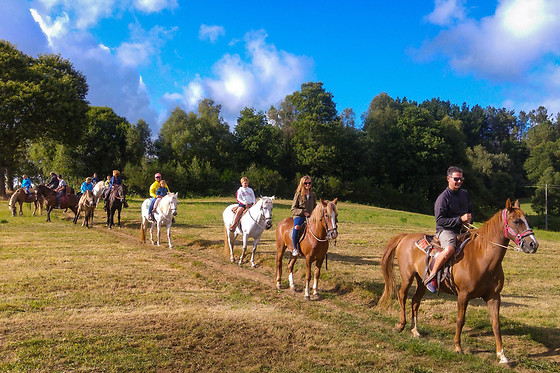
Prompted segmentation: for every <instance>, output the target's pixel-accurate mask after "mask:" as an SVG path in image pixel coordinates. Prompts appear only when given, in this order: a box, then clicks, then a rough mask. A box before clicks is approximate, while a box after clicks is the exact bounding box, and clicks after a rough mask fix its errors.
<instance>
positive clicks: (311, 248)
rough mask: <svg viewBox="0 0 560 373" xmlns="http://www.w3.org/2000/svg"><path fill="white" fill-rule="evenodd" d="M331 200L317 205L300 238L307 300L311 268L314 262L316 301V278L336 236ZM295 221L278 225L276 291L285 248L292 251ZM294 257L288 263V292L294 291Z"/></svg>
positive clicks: (291, 219)
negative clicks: (330, 241) (330, 242)
mask: <svg viewBox="0 0 560 373" xmlns="http://www.w3.org/2000/svg"><path fill="white" fill-rule="evenodd" d="M337 200H338V199H335V200H334V201H323V200H321V202H320V203H318V204H317V206H316V207H315V209H314V210H313V212H312V213H311V216H310V217H309V219H308V221H307V224H306V229H305V232H304V234H303V237H302V239H301V241H300V249H301V252H302V254H303V256H305V293H304V296H305V298H306V299H309V282H310V281H311V265H312V264H313V262H315V265H316V268H315V276H314V278H313V299H319V291H318V285H319V275H320V274H321V266H322V265H323V260H325V257H326V255H327V250H328V249H329V240H331V239H332V240H334V239H336V237H337V236H338V232H337V221H338V208H337V206H336V202H337ZM293 227H294V218H292V217H289V218H286V219H284V220H282V221H281V222H280V224H278V227H277V228H276V288H278V289H280V282H281V277H282V257H283V256H284V251H286V247H289V248H290V252H291V251H292V249H293V247H294V245H293V242H292V229H293ZM296 260H297V256H291V257H290V261H289V263H288V271H289V272H290V274H289V277H288V278H289V280H290V289H292V290H294V288H295V286H294V280H293V269H294V264H295V262H296Z"/></svg>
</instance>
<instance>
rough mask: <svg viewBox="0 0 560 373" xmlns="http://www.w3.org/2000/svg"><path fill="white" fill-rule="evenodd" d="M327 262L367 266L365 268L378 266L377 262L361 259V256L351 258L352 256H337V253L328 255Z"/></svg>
mask: <svg viewBox="0 0 560 373" xmlns="http://www.w3.org/2000/svg"><path fill="white" fill-rule="evenodd" d="M328 255H329V261H331V260H332V261H335V262H347V263H352V264H356V265H367V266H378V265H379V261H377V260H369V259H363V257H361V256H352V255H341V254H337V253H332V252H331V253H329V254H328Z"/></svg>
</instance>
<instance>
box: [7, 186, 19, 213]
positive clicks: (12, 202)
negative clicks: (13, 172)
mask: <svg viewBox="0 0 560 373" xmlns="http://www.w3.org/2000/svg"><path fill="white" fill-rule="evenodd" d="M18 190H19V189H18ZM16 199H17V190H16V191H15V192H14V193H13V194H12V196H11V197H10V202H8V207H10V208H11V207H12V206H15V203H16Z"/></svg>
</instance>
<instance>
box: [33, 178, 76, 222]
mask: <svg viewBox="0 0 560 373" xmlns="http://www.w3.org/2000/svg"><path fill="white" fill-rule="evenodd" d="M36 192H37V197H39V196H41V197H43V198H44V199H45V200H46V201H47V221H51V211H52V210H53V209H54V208H59V209H61V210H64V209H70V210H72V211H73V212H74V217H76V213H77V212H78V198H77V197H76V195H75V194H65V195H63V196H62V197H60V204H59V205H58V206H57V198H56V194H57V193H56V192H55V191H54V190H52V189H51V188H49V187H47V186H45V185H37V191H36Z"/></svg>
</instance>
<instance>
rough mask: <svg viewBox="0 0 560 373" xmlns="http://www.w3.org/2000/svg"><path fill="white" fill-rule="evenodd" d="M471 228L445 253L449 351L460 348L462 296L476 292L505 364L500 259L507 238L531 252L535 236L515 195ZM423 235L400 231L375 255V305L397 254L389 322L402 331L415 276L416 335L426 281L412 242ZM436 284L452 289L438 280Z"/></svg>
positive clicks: (389, 287) (389, 282) (389, 284)
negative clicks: (449, 280)
mask: <svg viewBox="0 0 560 373" xmlns="http://www.w3.org/2000/svg"><path fill="white" fill-rule="evenodd" d="M472 233H473V234H472V239H471V241H470V242H468V243H467V244H466V245H465V247H464V249H463V251H462V252H461V253H460V254H459V256H458V257H456V258H454V259H451V260H452V263H451V264H452V273H453V281H454V283H455V286H456V292H457V325H456V329H455V339H454V342H455V351H456V352H458V353H462V352H463V349H462V348H461V331H462V329H463V326H464V325H465V312H466V310H467V305H468V302H469V301H470V300H471V299H475V298H482V299H484V301H486V303H487V304H488V313H489V314H490V319H491V321H492V330H493V332H494V338H495V340H496V355H497V356H498V359H500V363H505V364H507V363H509V359H508V358H507V357H506V356H505V354H504V348H503V344H502V334H501V330H500V301H501V298H500V293H501V291H502V288H503V286H504V271H503V269H502V260H503V258H504V256H505V255H506V251H507V248H508V244H509V241H510V240H512V241H514V242H515V243H516V245H517V246H516V249H518V250H519V249H521V250H523V251H524V252H525V253H534V252H536V251H537V248H538V247H539V242H538V241H537V239H536V238H535V235H534V233H533V231H532V230H531V228H530V227H529V223H528V222H527V218H526V216H525V214H524V213H523V211H521V209H520V208H519V201H515V204H513V205H512V204H511V201H510V200H509V199H508V200H507V201H506V206H505V209H504V210H501V211H498V212H497V213H496V214H495V215H494V216H493V217H492V218H490V220H488V221H487V222H486V223H484V224H483V225H482V227H481V228H480V229H478V230H473V231H472ZM423 237H424V234H422V233H411V234H406V233H401V234H400V235H398V236H395V237H393V238H392V239H391V240H390V241H389V243H388V244H387V246H386V247H385V250H384V251H383V257H382V261H381V269H382V272H383V277H384V279H385V289H384V291H383V295H382V296H381V298H380V300H379V305H380V306H382V305H386V304H387V301H388V300H389V299H390V298H391V296H392V294H393V292H394V290H395V278H394V273H393V266H394V258H395V254H396V255H397V262H398V264H399V270H400V274H401V287H400V290H399V292H398V298H399V305H400V320H399V322H398V323H397V324H396V325H395V328H396V329H397V330H398V331H402V330H403V329H404V327H405V325H406V316H405V303H406V296H407V294H408V290H409V289H410V286H411V285H412V282H413V280H414V279H416V292H415V293H414V296H413V297H412V315H411V330H412V333H413V334H414V336H416V337H419V336H420V334H419V333H418V325H417V317H418V309H419V307H420V301H421V300H422V297H423V296H424V293H425V292H426V286H424V284H423V282H422V277H423V275H424V273H425V260H426V254H425V253H424V252H423V251H421V250H420V249H418V248H417V247H416V246H415V242H416V241H418V240H420V239H421V238H423ZM440 290H441V291H443V292H446V293H450V294H452V292H451V290H450V289H449V288H448V287H447V285H445V284H444V283H443V282H442V283H441V285H440Z"/></svg>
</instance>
